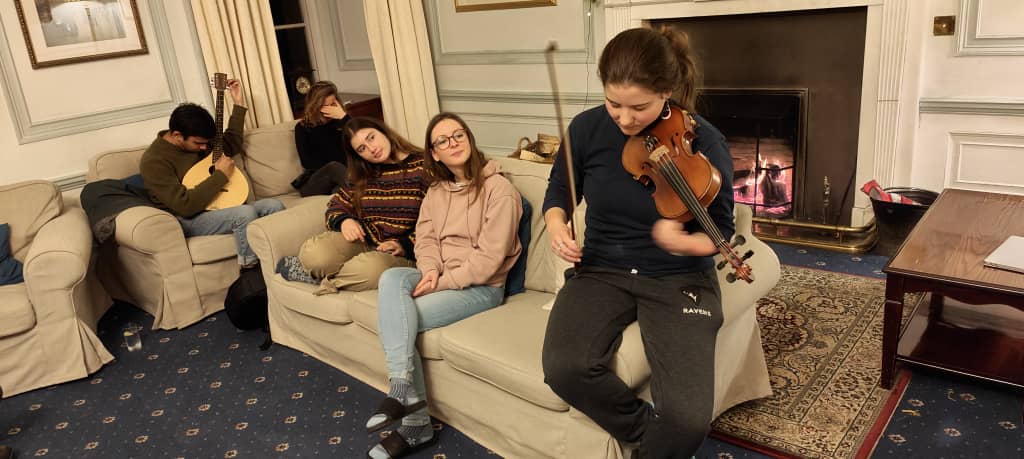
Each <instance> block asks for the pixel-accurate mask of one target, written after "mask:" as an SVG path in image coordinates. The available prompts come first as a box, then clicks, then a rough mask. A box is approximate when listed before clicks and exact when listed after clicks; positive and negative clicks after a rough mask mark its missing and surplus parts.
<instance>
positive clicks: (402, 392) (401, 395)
mask: <svg viewBox="0 0 1024 459" xmlns="http://www.w3.org/2000/svg"><path fill="white" fill-rule="evenodd" d="M389 381H390V382H391V389H390V390H388V397H391V398H393V399H395V400H398V401H400V402H402V404H403V405H408V403H407V402H406V398H407V397H408V396H409V388H410V387H412V383H410V382H409V380H408V379H402V378H393V379H390V380H389Z"/></svg>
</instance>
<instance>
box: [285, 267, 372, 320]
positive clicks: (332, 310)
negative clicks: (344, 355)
mask: <svg viewBox="0 0 1024 459" xmlns="http://www.w3.org/2000/svg"><path fill="white" fill-rule="evenodd" d="M267 284H268V285H267V291H268V292H272V293H271V294H272V295H273V296H274V299H275V300H276V301H278V302H280V303H281V305H283V306H284V307H286V308H288V309H291V310H292V311H295V312H299V313H302V314H305V315H307V316H311V317H316V318H318V319H321V320H325V321H327V322H332V323H336V324H348V323H352V316H351V315H349V307H348V306H349V304H350V303H352V296H353V293H352V292H345V291H341V292H338V293H336V294H331V295H322V296H316V295H314V294H313V292H314V291H316V289H318V288H319V287H320V286H318V285H312V284H306V283H303V282H289V281H286V280H284V278H283V277H281V275H280V274H274V275H273V277H270V278H269V279H267ZM270 284H273V285H272V286H271V285H270Z"/></svg>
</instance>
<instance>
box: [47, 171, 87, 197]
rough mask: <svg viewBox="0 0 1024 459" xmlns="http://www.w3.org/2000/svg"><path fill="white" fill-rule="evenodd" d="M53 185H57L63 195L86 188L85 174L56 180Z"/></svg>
mask: <svg viewBox="0 0 1024 459" xmlns="http://www.w3.org/2000/svg"><path fill="white" fill-rule="evenodd" d="M53 184H54V185H57V189H58V190H60V191H61V193H63V192H65V191H68V190H74V189H76V188H81V187H83V186H85V172H81V173H78V174H73V175H68V176H64V177H61V178H58V179H54V180H53Z"/></svg>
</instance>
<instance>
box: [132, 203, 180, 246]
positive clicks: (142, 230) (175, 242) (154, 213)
mask: <svg viewBox="0 0 1024 459" xmlns="http://www.w3.org/2000/svg"><path fill="white" fill-rule="evenodd" d="M114 237H115V240H116V241H117V243H118V245H120V246H122V247H128V248H131V249H133V250H137V251H139V252H142V253H147V254H156V253H158V252H162V251H168V250H185V251H187V250H188V245H187V244H186V242H185V232H184V231H183V230H182V229H181V223H179V222H178V219H177V218H175V217H174V216H173V215H171V214H170V213H168V212H167V211H164V210H160V209H157V208H155V207H147V206H138V207H132V208H129V209H125V210H124V211H123V212H121V213H120V214H118V215H117V219H116V220H115V232H114Z"/></svg>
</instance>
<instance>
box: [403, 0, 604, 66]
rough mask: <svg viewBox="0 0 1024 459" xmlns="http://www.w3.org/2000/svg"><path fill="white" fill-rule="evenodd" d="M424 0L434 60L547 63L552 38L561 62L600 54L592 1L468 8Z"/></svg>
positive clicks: (587, 59)
mask: <svg viewBox="0 0 1024 459" xmlns="http://www.w3.org/2000/svg"><path fill="white" fill-rule="evenodd" d="M423 3H424V4H423V6H424V7H425V10H424V11H425V13H426V15H427V30H428V33H429V35H430V47H431V50H432V51H433V55H434V65H462V64H470V65H472V64H538V63H544V62H545V57H544V49H545V48H546V47H547V45H548V43H549V42H550V41H552V40H554V41H557V42H558V50H557V51H556V52H555V56H556V57H555V62H557V63H563V64H564V63H587V62H591V61H593V60H594V46H593V36H594V28H593V21H592V18H593V15H592V13H593V11H592V10H593V3H592V2H589V1H563V2H559V4H558V5H557V6H546V7H537V8H522V9H513V10H502V11H474V12H464V13H456V12H455V2H452V1H425V2H423Z"/></svg>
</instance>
